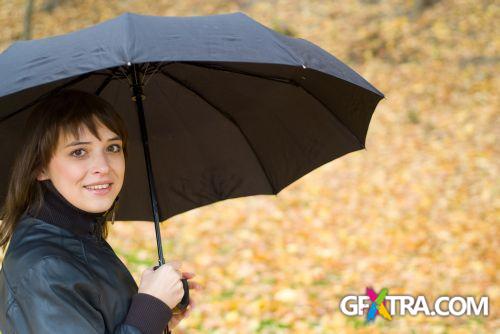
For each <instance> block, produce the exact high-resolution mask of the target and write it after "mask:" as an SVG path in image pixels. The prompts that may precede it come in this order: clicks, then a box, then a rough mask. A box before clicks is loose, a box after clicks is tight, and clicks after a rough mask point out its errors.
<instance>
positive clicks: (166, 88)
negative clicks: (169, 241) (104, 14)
mask: <svg viewBox="0 0 500 334" xmlns="http://www.w3.org/2000/svg"><path fill="white" fill-rule="evenodd" d="M0 76H1V78H2V80H0V152H1V154H2V163H1V165H0V179H2V180H6V179H7V178H8V177H9V174H10V168H11V166H12V164H13V160H14V158H15V154H16V149H17V147H16V146H15V145H11V143H17V142H20V140H21V136H22V135H23V131H22V129H23V125H24V122H25V120H26V117H27V115H28V114H29V111H30V110H31V108H32V107H33V105H34V104H35V103H36V102H37V101H39V100H40V99H41V98H43V97H45V96H47V95H48V94H50V93H52V92H55V91H58V90H60V89H63V88H74V89H79V90H83V91H87V92H92V93H95V94H97V95H99V96H101V97H102V98H104V99H106V100H107V101H108V102H110V103H111V104H112V105H113V106H114V107H115V108H116V110H117V111H118V112H119V113H120V115H121V116H122V118H123V119H124V121H125V123H126V126H127V128H128V131H129V134H130V138H129V142H128V147H129V159H128V161H127V167H126V177H125V182H124V185H123V188H122V191H121V193H120V208H119V210H118V212H117V217H116V219H118V220H151V219H152V218H153V217H152V212H153V211H154V210H155V208H154V206H155V204H154V203H153V202H154V201H152V200H151V198H149V197H148V196H147V194H148V193H150V191H151V188H150V186H151V185H152V186H153V188H154V187H155V188H156V194H155V195H154V197H155V200H156V201H157V214H158V217H157V218H156V219H155V220H158V219H159V220H165V219H167V218H169V217H172V216H174V215H177V214H180V213H182V212H185V211H188V210H190V209H193V208H196V207H200V206H204V205H207V204H210V203H214V202H217V201H221V200H225V199H229V198H236V197H242V196H249V195H257V194H277V193H278V192H280V191H281V190H282V189H283V188H285V187H286V186H287V185H289V184H290V183H292V182H294V181H295V180H297V179H299V178H300V177H302V176H303V175H305V174H306V173H308V172H310V171H311V170H313V169H315V168H317V167H319V166H321V165H323V164H325V163H327V162H329V161H331V160H333V159H335V158H338V157H340V156H342V155H345V154H347V153H350V152H353V151H356V150H360V149H363V148H364V147H365V139H366V134H367V130H368V125H369V122H370V119H371V116H372V114H373V112H374V110H375V107H376V105H377V104H378V102H379V101H380V100H381V99H382V98H383V97H384V95H383V94H382V93H381V92H380V91H378V90H377V89H376V88H375V87H373V86H372V85H371V84H370V83H368V82H367V81H366V80H365V79H363V78H362V77H361V76H360V75H359V74H357V73H356V72H355V71H353V70H352V69H350V68H349V67H348V66H346V65H345V64H343V63H342V62H341V61H339V60H338V59H337V58H335V57H334V56H332V55H330V54H329V53H327V52H326V51H324V50H322V49H321V48H319V47H318V46H316V45H314V44H312V43H310V42H308V41H306V40H303V39H297V38H291V37H287V36H284V35H281V34H279V33H277V32H275V31H273V30H271V29H269V28H267V27H265V26H263V25H261V24H260V23H258V22H256V21H254V20H252V19H251V18H250V17H248V16H247V15H245V14H243V13H234V14H222V15H211V16H198V17H160V16H149V15H138V14H132V13H126V14H123V15H121V16H118V17H116V18H114V19H112V20H108V21H105V22H102V23H100V24H97V25H95V26H92V27H89V28H86V29H82V30H79V31H75V32H72V33H68V34H65V35H60V36H55V37H49V38H43V39H38V40H31V41H19V42H15V43H13V44H12V45H11V46H10V47H9V48H8V49H6V50H5V51H4V52H3V53H1V54H0ZM133 95H136V96H141V95H142V96H143V98H142V99H141V98H132V99H131V97H132V96H133ZM138 100H139V102H140V103H139V102H138ZM139 104H142V105H141V106H140V107H139ZM138 108H139V109H140V110H141V112H142V116H139V122H138V117H137V115H138V113H137V111H139V109H138ZM141 117H142V118H143V119H142V122H143V124H142V125H141ZM141 129H142V132H141ZM144 130H146V131H147V134H146V137H144V136H145V134H144ZM27 131H29V129H27ZM145 140H146V141H147V146H148V147H146V146H145V143H144V141H145ZM146 151H149V152H146ZM148 155H149V158H148V157H147V156H148ZM144 157H146V159H144ZM148 159H149V161H147V160H148ZM148 168H150V173H149V174H150V175H149V177H148ZM153 175H154V179H153V178H152V176H153ZM151 183H152V184H151ZM6 186H7V182H1V183H0V201H1V202H3V199H4V198H5V195H6ZM142 194H144V196H140V195H142Z"/></svg>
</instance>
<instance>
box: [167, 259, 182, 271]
mask: <svg viewBox="0 0 500 334" xmlns="http://www.w3.org/2000/svg"><path fill="white" fill-rule="evenodd" d="M167 264H169V265H170V266H172V268H174V269H175V270H179V269H180V268H181V265H182V261H179V260H173V261H169V262H167Z"/></svg>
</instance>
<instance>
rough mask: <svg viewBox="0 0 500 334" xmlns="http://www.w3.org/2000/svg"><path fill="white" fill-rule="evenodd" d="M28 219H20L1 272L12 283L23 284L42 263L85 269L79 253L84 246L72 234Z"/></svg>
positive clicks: (41, 268) (31, 218)
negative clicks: (23, 279) (30, 272)
mask: <svg viewBox="0 0 500 334" xmlns="http://www.w3.org/2000/svg"><path fill="white" fill-rule="evenodd" d="M47 225H50V224H47V223H45V222H43V221H40V220H38V219H36V218H33V217H29V218H25V219H23V220H21V221H20V222H19V225H18V226H17V227H16V230H15V232H14V235H13V236H12V239H11V241H10V244H9V247H8V248H7V252H6V254H5V257H4V259H3V263H2V269H3V271H4V273H5V275H6V278H7V279H8V280H9V282H10V284H11V285H12V284H15V282H20V280H21V279H22V278H23V277H24V276H25V274H26V272H27V271H28V270H29V269H31V268H36V270H43V266H41V265H40V263H42V262H43V263H49V264H50V263H51V262H54V261H56V262H59V263H60V265H61V266H63V265H65V264H66V265H71V264H78V265H79V266H80V267H83V266H84V263H83V262H82V261H81V256H79V253H80V252H82V245H81V242H80V241H79V240H78V239H75V238H71V237H70V236H71V234H69V233H68V234H67V235H61V234H60V233H58V229H57V227H55V229H53V228H52V226H47Z"/></svg>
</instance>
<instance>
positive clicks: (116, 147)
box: [109, 144, 122, 153]
mask: <svg viewBox="0 0 500 334" xmlns="http://www.w3.org/2000/svg"><path fill="white" fill-rule="evenodd" d="M109 147H111V149H110V151H111V152H114V153H118V152H120V151H121V149H122V148H121V146H120V145H118V144H113V145H110V146H109Z"/></svg>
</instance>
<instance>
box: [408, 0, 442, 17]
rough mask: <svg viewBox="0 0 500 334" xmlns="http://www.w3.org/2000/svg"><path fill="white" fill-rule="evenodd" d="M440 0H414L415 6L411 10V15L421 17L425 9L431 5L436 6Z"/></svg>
mask: <svg viewBox="0 0 500 334" xmlns="http://www.w3.org/2000/svg"><path fill="white" fill-rule="evenodd" d="M439 1H440V0H414V2H413V8H412V10H411V12H410V17H411V18H417V17H419V16H420V15H421V14H422V12H423V11H424V10H426V9H427V8H429V7H432V6H434V5H435V4H436V3H438V2H439Z"/></svg>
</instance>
